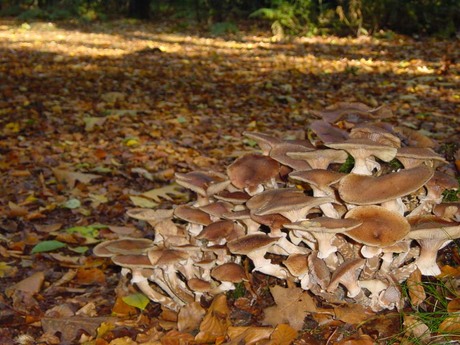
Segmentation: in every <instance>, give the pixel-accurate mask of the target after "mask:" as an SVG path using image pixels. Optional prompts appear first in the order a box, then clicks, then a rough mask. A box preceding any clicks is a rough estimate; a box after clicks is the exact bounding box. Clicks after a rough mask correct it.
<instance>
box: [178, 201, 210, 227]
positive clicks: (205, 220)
mask: <svg viewBox="0 0 460 345" xmlns="http://www.w3.org/2000/svg"><path fill="white" fill-rule="evenodd" d="M174 215H175V216H176V217H177V218H180V219H182V220H185V221H187V222H189V223H193V224H200V225H209V224H211V223H212V220H211V217H210V216H209V214H207V213H206V212H204V211H201V210H200V209H198V208H195V207H192V206H188V205H179V206H177V207H176V208H175V210H174Z"/></svg>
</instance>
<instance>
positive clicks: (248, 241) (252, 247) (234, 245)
mask: <svg viewBox="0 0 460 345" xmlns="http://www.w3.org/2000/svg"><path fill="white" fill-rule="evenodd" d="M278 239H279V237H270V236H267V235H265V234H251V235H246V236H244V237H241V238H238V239H236V240H233V241H230V242H228V243H227V247H228V249H229V250H230V252H231V253H232V254H240V255H248V254H250V253H251V252H253V251H256V250H258V249H262V248H268V247H270V246H272V245H273V244H274V243H275V242H277V241H278Z"/></svg>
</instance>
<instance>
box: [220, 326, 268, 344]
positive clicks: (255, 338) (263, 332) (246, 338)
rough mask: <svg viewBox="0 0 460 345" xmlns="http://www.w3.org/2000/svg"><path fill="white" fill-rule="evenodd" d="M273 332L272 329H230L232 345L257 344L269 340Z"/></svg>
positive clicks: (229, 334)
mask: <svg viewBox="0 0 460 345" xmlns="http://www.w3.org/2000/svg"><path fill="white" fill-rule="evenodd" d="M272 332H273V328H272V327H229V328H228V337H229V338H230V340H231V343H230V344H256V343H257V342H259V341H261V340H264V339H266V340H268V339H269V337H270V335H271V334H272Z"/></svg>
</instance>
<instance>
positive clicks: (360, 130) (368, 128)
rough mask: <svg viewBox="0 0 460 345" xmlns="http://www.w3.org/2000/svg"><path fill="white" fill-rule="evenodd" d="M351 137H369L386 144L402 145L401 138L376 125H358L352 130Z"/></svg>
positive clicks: (397, 146) (396, 146)
mask: <svg viewBox="0 0 460 345" xmlns="http://www.w3.org/2000/svg"><path fill="white" fill-rule="evenodd" d="M350 138H351V139H369V140H372V141H375V142H377V143H379V144H382V145H385V146H391V147H395V148H399V147H401V140H400V139H399V138H398V137H397V136H396V135H394V134H393V133H391V132H389V131H388V130H386V129H384V128H382V127H380V126H377V125H374V124H367V123H366V124H364V125H357V126H355V127H354V128H352V129H351V131H350Z"/></svg>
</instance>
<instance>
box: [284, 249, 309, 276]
mask: <svg viewBox="0 0 460 345" xmlns="http://www.w3.org/2000/svg"><path fill="white" fill-rule="evenodd" d="M283 264H284V266H286V267H287V269H288V270H289V272H290V273H291V274H292V275H293V276H294V277H299V276H301V275H303V274H305V273H307V272H308V255H307V254H291V255H289V257H288V258H287V259H286V260H284V261H283Z"/></svg>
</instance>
